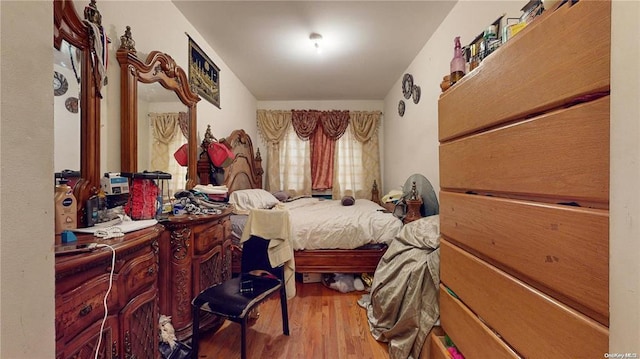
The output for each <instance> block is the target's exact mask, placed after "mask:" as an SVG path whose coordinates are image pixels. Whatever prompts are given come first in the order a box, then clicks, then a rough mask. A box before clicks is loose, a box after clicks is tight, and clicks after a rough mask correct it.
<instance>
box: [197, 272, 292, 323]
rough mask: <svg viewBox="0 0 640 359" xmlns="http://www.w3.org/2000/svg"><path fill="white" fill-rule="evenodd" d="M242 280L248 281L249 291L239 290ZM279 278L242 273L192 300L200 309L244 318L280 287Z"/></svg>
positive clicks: (229, 316)
mask: <svg viewBox="0 0 640 359" xmlns="http://www.w3.org/2000/svg"><path fill="white" fill-rule="evenodd" d="M242 281H250V282H251V284H250V285H249V287H251V288H252V290H250V291H245V292H242V293H241V292H240V285H241V282H242ZM281 286H282V282H281V281H280V280H279V279H275V278H269V277H262V276H254V275H248V274H243V275H242V276H238V277H235V278H231V279H229V280H227V281H224V282H222V283H220V284H218V285H214V286H212V287H209V288H207V289H205V290H203V291H202V292H200V294H198V296H197V297H196V298H195V299H194V300H193V305H194V306H195V307H196V308H200V309H201V310H204V311H207V312H210V313H213V314H218V315H223V316H225V317H228V318H236V319H241V318H244V317H245V316H246V315H247V313H248V311H249V310H250V309H251V308H252V307H253V306H254V305H255V304H257V303H259V302H260V301H262V300H264V299H265V298H266V297H268V296H269V295H271V294H272V293H273V292H275V291H277V290H279V289H280V287H281Z"/></svg>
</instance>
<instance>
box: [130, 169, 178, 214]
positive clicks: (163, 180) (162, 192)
mask: <svg viewBox="0 0 640 359" xmlns="http://www.w3.org/2000/svg"><path fill="white" fill-rule="evenodd" d="M122 177H126V178H128V179H129V180H130V181H131V188H130V193H129V200H128V201H127V203H126V204H125V206H124V210H125V213H126V214H127V215H128V216H130V217H131V218H132V219H133V220H141V219H152V218H155V219H161V218H163V217H166V215H167V214H168V213H167V212H166V211H165V206H164V205H163V203H168V202H170V198H169V180H170V179H171V174H170V173H166V172H161V171H152V172H149V171H144V172H136V173H122Z"/></svg>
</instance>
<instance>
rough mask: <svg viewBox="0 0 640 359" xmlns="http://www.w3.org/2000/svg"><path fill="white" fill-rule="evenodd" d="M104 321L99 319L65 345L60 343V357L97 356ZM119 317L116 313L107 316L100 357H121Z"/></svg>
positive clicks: (84, 358) (79, 358) (105, 358)
mask: <svg viewBox="0 0 640 359" xmlns="http://www.w3.org/2000/svg"><path fill="white" fill-rule="evenodd" d="M101 324H102V321H97V322H95V323H93V324H92V325H90V326H89V327H88V328H87V329H85V330H84V331H82V332H80V333H79V334H78V335H77V336H75V337H74V338H73V339H71V340H70V341H69V342H67V343H66V344H63V345H59V346H58V348H59V350H58V351H57V352H58V355H57V358H58V359H67V358H69V359H71V358H73V359H92V358H95V355H96V348H97V347H98V341H99V339H100V335H99V333H100V326H101ZM118 342H119V341H118V318H117V316H115V315H111V316H108V317H107V320H106V321H105V325H104V329H103V330H102V339H101V340H100V350H99V354H98V357H99V358H104V359H116V358H119V357H120V356H119V348H118Z"/></svg>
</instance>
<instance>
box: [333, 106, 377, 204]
mask: <svg viewBox="0 0 640 359" xmlns="http://www.w3.org/2000/svg"><path fill="white" fill-rule="evenodd" d="M349 116H350V118H349V127H347V131H346V132H345V134H344V136H342V137H341V138H340V139H339V140H338V143H337V146H336V156H335V161H336V163H335V165H334V181H333V189H332V191H331V195H332V197H333V198H334V199H340V198H342V197H343V196H345V195H351V196H354V197H356V198H367V199H370V198H371V187H372V186H373V181H374V180H375V181H376V183H377V184H378V186H381V185H382V180H381V175H380V149H379V142H378V128H379V126H380V120H381V117H382V112H380V111H367V112H362V111H351V112H350V114H349Z"/></svg>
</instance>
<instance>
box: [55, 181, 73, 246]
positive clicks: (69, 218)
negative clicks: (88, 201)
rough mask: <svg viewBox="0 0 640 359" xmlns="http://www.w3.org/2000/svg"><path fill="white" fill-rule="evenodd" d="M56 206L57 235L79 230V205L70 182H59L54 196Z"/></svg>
mask: <svg viewBox="0 0 640 359" xmlns="http://www.w3.org/2000/svg"><path fill="white" fill-rule="evenodd" d="M54 204H55V205H54V206H55V233H56V234H60V233H62V232H63V231H64V230H69V229H74V228H77V226H78V223H77V216H78V214H77V212H78V203H77V201H76V197H75V196H74V195H73V188H71V187H70V186H69V185H68V180H66V179H64V178H61V179H59V181H58V184H57V185H56V189H55V195H54Z"/></svg>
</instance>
